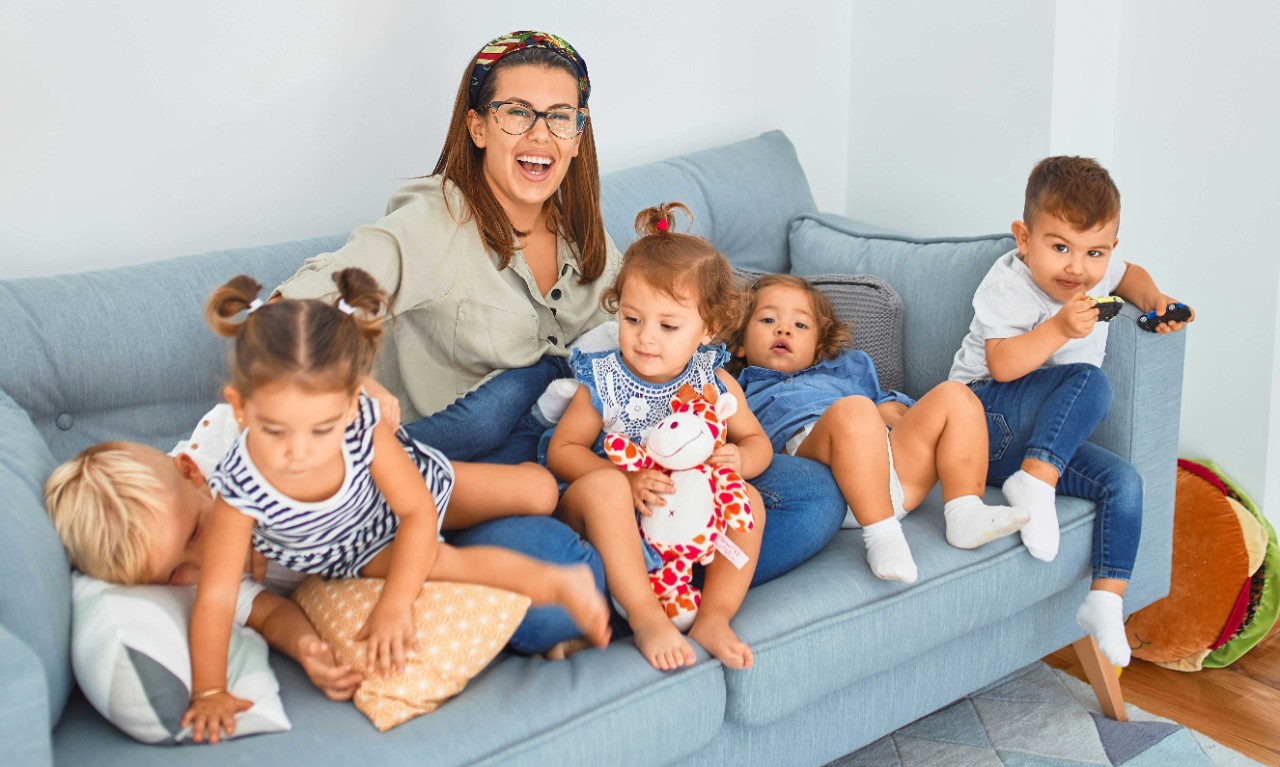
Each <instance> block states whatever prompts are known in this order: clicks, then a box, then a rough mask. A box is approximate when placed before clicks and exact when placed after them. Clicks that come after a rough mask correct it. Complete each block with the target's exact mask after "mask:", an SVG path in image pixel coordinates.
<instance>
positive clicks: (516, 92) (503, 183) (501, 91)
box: [467, 65, 582, 218]
mask: <svg viewBox="0 0 1280 767" xmlns="http://www.w3.org/2000/svg"><path fill="white" fill-rule="evenodd" d="M492 76H493V77H495V78H497V79H496V89H495V90H494V94H493V100H494V101H507V100H513V101H520V102H523V103H525V104H528V105H529V106H530V107H532V108H533V109H535V110H537V111H539V112H545V111H546V110H548V109H551V108H552V107H571V108H576V107H577V106H578V82H577V80H575V79H574V78H573V76H572V75H570V74H569V73H568V72H565V71H564V70H561V69H552V68H549V67H543V66H537V65H528V66H516V67H512V68H510V69H502V70H499V71H498V72H495V73H494V74H493V75H492ZM467 119H468V128H469V129H470V131H471V140H472V141H474V142H475V144H476V146H477V147H479V148H480V149H482V150H484V177H485V181H486V182H488V184H489V188H490V189H491V190H493V194H494V196H495V197H497V198H498V202H499V203H500V204H501V205H502V207H503V208H504V209H505V210H506V211H507V215H508V216H511V217H512V218H523V217H525V216H528V215H536V214H537V213H538V211H540V210H541V209H542V204H543V203H545V202H546V201H547V200H549V199H550V198H551V195H553V194H555V192H556V190H557V189H559V188H560V182H561V181H563V180H564V177H565V175H566V174H567V173H568V172H569V163H570V161H571V160H572V159H573V158H574V157H576V156H577V155H578V143H579V142H580V141H582V134H578V135H577V136H576V137H575V138H572V139H562V138H556V137H555V136H553V135H551V131H549V130H547V123H546V120H542V119H539V120H536V121H535V122H534V124H533V127H532V128H530V129H529V130H528V131H526V132H525V133H523V134H521V135H519V136H512V135H511V134H509V133H507V132H505V131H503V130H502V128H500V127H498V123H497V122H496V121H495V120H494V115H493V112H492V110H490V109H488V108H487V106H486V107H485V108H484V109H483V110H481V111H479V112H477V111H475V110H472V111H471V112H469V113H468V115H467ZM522 214H523V215H522Z"/></svg>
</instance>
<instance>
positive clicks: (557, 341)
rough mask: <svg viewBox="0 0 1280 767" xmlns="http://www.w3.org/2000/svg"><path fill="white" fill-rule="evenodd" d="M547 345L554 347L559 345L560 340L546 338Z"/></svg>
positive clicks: (553, 337) (552, 337)
mask: <svg viewBox="0 0 1280 767" xmlns="http://www.w3.org/2000/svg"><path fill="white" fill-rule="evenodd" d="M547 343H549V344H551V345H552V346H555V345H556V344H558V343H560V339H558V338H556V337H555V336H547Z"/></svg>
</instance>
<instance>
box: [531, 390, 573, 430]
mask: <svg viewBox="0 0 1280 767" xmlns="http://www.w3.org/2000/svg"><path fill="white" fill-rule="evenodd" d="M577 393H578V382H577V381H576V380H574V379H572V378H557V379H556V380H554V381H552V382H551V383H550V384H549V385H548V386H547V390H546V391H544V392H543V393H542V394H541V395H540V396H539V397H538V401H537V403H535V404H534V406H533V407H534V410H536V411H537V412H538V414H539V415H541V416H542V419H543V421H544V423H546V425H547V426H555V425H556V424H557V423H559V422H560V416H562V415H564V411H565V409H566V408H568V407H569V401H570V400H572V399H573V395H574V394H577Z"/></svg>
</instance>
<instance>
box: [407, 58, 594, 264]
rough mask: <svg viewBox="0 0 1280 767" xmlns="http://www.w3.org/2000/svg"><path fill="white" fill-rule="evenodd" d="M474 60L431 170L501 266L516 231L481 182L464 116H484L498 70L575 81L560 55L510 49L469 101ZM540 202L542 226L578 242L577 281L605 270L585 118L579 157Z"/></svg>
mask: <svg viewBox="0 0 1280 767" xmlns="http://www.w3.org/2000/svg"><path fill="white" fill-rule="evenodd" d="M473 60H474V57H473V59H472V60H471V61H468V62H467V68H466V70H465V71H464V72H463V73H462V82H461V83H460V84H459V85H458V95H457V97H455V98H454V101H453V116H452V117H451V118H449V130H448V132H447V133H446V134H445V139H444V148H443V149H441V150H440V159H438V160H436V167H435V170H433V171H431V175H433V176H443V177H444V179H445V180H446V181H450V182H452V183H453V184H454V185H455V186H457V187H458V190H459V191H460V192H462V196H463V197H464V198H465V199H466V201H467V204H468V205H469V206H470V211H469V212H468V213H465V214H464V215H465V216H474V217H475V220H476V225H477V226H478V227H479V228H480V237H481V239H483V240H484V242H485V244H486V245H488V246H489V247H490V248H492V249H493V250H494V252H495V253H497V254H498V258H499V263H498V268H500V269H505V268H507V266H508V265H509V264H510V263H511V258H512V257H513V256H514V255H515V252H516V239H515V235H516V231H515V227H513V226H512V225H511V219H510V217H508V216H507V211H506V210H505V209H504V208H503V207H502V204H501V203H500V202H498V198H497V197H495V196H494V194H493V190H492V189H490V188H489V184H488V182H486V181H485V178H484V150H483V149H481V148H479V147H477V146H476V145H475V142H474V141H472V140H471V132H470V130H468V127H467V115H468V113H470V112H471V111H472V110H474V111H476V112H477V113H480V114H482V115H484V116H485V118H486V119H488V117H489V107H488V104H489V102H490V101H492V100H493V94H494V93H496V92H497V88H498V75H499V74H500V73H501V72H502V71H504V70H507V69H512V68H515V67H519V66H531V67H541V68H543V69H550V70H557V71H563V72H567V73H569V74H570V75H572V76H573V78H574V82H575V83H576V82H577V79H578V73H577V71H576V70H574V68H573V65H572V64H570V63H569V62H568V61H566V60H565V59H564V58H563V57H562V56H561V55H560V54H558V53H556V52H554V51H551V50H548V49H546V48H524V49H521V50H518V51H513V52H511V53H509V54H507V55H506V56H503V57H502V58H501V59H499V60H498V62H497V63H496V64H494V65H493V70H492V71H491V72H490V74H489V76H488V77H487V78H485V81H484V84H483V85H482V86H481V88H480V92H479V94H478V95H477V97H476V103H475V104H472V103H470V91H471V69H472V61H473ZM554 140H556V141H560V140H561V139H554ZM446 199H447V198H446ZM545 205H546V206H547V213H548V215H547V228H548V229H550V230H551V231H552V232H554V233H557V234H560V233H563V234H564V236H565V237H566V238H568V239H569V241H570V242H573V243H575V244H577V246H578V253H579V256H578V260H579V263H578V268H579V270H580V271H581V272H582V280H581V281H582V282H583V283H588V282H592V281H594V280H595V279H596V278H597V277H599V276H600V275H601V274H602V273H603V272H604V265H605V232H604V219H603V218H602V217H601V215H600V167H599V165H598V163H597V161H596V139H595V133H594V131H593V130H592V127H591V120H590V118H588V119H587V126H586V128H585V129H583V131H582V135H581V137H580V138H579V143H578V156H577V157H575V158H573V159H572V160H570V161H569V172H568V174H566V175H565V177H564V181H562V182H560V188H559V189H558V190H556V192H555V193H554V194H552V195H551V198H550V199H549V200H547V202H546V203H545ZM463 220H464V221H465V220H466V218H464V219H463ZM522 234H525V233H522Z"/></svg>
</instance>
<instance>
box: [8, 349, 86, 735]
mask: <svg viewBox="0 0 1280 767" xmlns="http://www.w3.org/2000/svg"><path fill="white" fill-rule="evenodd" d="M10 360H11V358H6V359H5V363H4V364H3V365H0V369H2V368H5V367H8V366H9V365H10ZM0 434H3V435H4V449H3V450H0V583H3V584H6V587H5V588H3V589H0V624H3V625H4V627H5V628H7V629H8V630H9V631H10V632H12V633H13V634H14V635H15V636H16V637H18V638H19V639H21V640H22V641H23V642H25V643H26V645H27V646H28V647H30V648H31V650H32V652H34V653H35V654H36V655H37V656H38V657H39V658H40V666H41V668H42V670H43V672H44V679H45V689H46V695H47V698H48V707H49V721H51V722H56V721H57V720H58V717H59V716H60V715H61V713H62V707H63V705H65V704H66V701H67V692H68V691H69V690H70V689H71V666H70V664H69V663H68V662H67V657H68V653H69V652H70V638H71V567H70V565H68V564H67V556H66V553H65V552H64V551H63V549H62V541H60V540H59V539H58V534H57V533H56V532H55V531H54V529H53V524H52V523H50V521H49V517H48V515H47V514H46V513H45V510H44V481H45V479H46V478H47V477H48V476H49V473H50V472H52V471H53V469H54V466H55V465H56V464H55V462H54V460H53V456H52V455H50V453H49V448H48V447H47V446H46V445H45V443H44V440H43V439H41V438H40V434H39V433H38V432H37V431H36V429H35V426H34V425H32V423H31V419H30V418H28V417H27V414H26V413H25V412H24V411H23V410H22V408H21V407H19V406H18V405H17V404H16V403H15V402H14V401H13V400H12V399H10V398H9V395H8V394H6V393H5V392H4V391H3V390H0ZM15 584H21V587H16V586H15Z"/></svg>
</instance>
